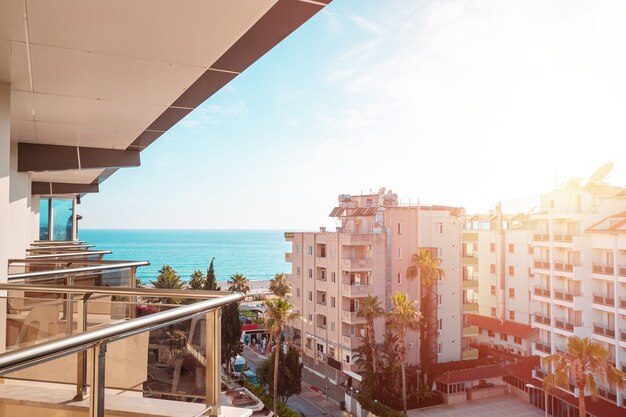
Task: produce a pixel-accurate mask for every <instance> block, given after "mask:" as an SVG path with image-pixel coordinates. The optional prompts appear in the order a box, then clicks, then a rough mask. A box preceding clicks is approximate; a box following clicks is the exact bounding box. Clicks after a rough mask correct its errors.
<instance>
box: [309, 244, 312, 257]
mask: <svg viewBox="0 0 626 417" xmlns="http://www.w3.org/2000/svg"><path fill="white" fill-rule="evenodd" d="M309 256H313V245H309Z"/></svg>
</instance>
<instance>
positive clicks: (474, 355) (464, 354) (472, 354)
mask: <svg viewBox="0 0 626 417" xmlns="http://www.w3.org/2000/svg"><path fill="white" fill-rule="evenodd" d="M461 359H462V360H464V361H468V360H472V359H478V349H475V348H463V349H462V350H461Z"/></svg>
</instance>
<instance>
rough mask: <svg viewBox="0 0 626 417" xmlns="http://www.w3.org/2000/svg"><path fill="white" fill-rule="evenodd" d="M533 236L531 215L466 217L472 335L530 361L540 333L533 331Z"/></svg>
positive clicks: (466, 280)
mask: <svg viewBox="0 0 626 417" xmlns="http://www.w3.org/2000/svg"><path fill="white" fill-rule="evenodd" d="M532 234H533V232H532V230H531V228H530V222H529V216H528V214H523V213H520V214H505V213H502V211H501V209H500V207H499V206H498V207H497V208H496V210H494V211H493V212H491V213H489V214H476V215H471V216H468V217H466V219H465V227H464V230H463V291H464V298H465V299H467V300H468V302H469V303H470V304H469V305H468V307H467V309H466V311H465V313H466V314H465V317H464V320H465V324H466V325H467V326H466V328H467V329H468V331H467V335H468V336H469V337H472V341H473V342H476V343H479V344H481V343H482V344H487V345H489V346H490V347H492V348H495V349H498V350H501V351H505V352H509V353H513V354H516V355H522V356H527V355H530V354H531V353H532V343H533V342H535V341H537V339H538V331H537V330H535V329H533V328H532V327H531V325H530V303H529V300H530V292H531V283H532V282H531V280H530V278H531V276H532V274H531V269H530V266H531V265H532V253H533V248H532V245H531V244H532Z"/></svg>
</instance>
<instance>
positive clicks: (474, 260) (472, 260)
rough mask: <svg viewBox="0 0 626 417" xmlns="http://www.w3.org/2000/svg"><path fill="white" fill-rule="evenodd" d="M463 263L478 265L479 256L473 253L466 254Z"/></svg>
mask: <svg viewBox="0 0 626 417" xmlns="http://www.w3.org/2000/svg"><path fill="white" fill-rule="evenodd" d="M463 265H478V256H476V255H473V254H464V255H463Z"/></svg>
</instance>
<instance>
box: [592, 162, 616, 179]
mask: <svg viewBox="0 0 626 417" xmlns="http://www.w3.org/2000/svg"><path fill="white" fill-rule="evenodd" d="M612 169H613V162H607V163H606V164H604V165H602V166H601V167H600V168H598V169H597V170H596V172H594V173H593V174H592V175H591V177H590V178H589V181H587V185H596V184H597V183H599V182H600V181H602V180H603V179H604V178H606V176H607V175H609V172H611V170H612Z"/></svg>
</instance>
